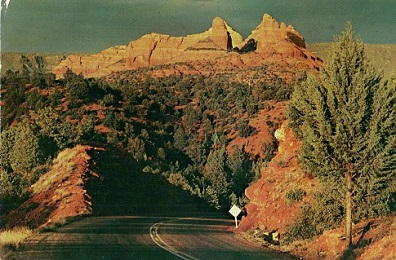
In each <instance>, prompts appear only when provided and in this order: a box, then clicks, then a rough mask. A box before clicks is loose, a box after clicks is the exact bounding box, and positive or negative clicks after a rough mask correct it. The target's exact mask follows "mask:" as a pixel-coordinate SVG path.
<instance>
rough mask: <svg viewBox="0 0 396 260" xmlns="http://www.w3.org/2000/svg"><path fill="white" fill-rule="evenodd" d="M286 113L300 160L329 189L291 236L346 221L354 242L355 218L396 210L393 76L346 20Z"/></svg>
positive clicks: (305, 212)
mask: <svg viewBox="0 0 396 260" xmlns="http://www.w3.org/2000/svg"><path fill="white" fill-rule="evenodd" d="M288 115H289V118H290V119H291V126H292V128H293V129H294V130H295V132H296V134H297V136H298V137H299V138H300V139H301V140H302V149H301V154H300V155H299V159H300V165H301V166H303V167H304V168H305V169H306V170H307V172H308V173H309V174H310V175H311V176H314V177H318V178H319V180H320V181H321V182H322V185H323V187H324V190H323V191H322V192H321V193H320V194H318V196H317V201H316V203H314V204H311V205H307V206H306V207H305V208H304V209H303V214H302V215H301V216H300V219H298V222H297V223H296V225H294V226H292V228H291V230H290V233H292V236H295V237H302V238H306V237H310V236H312V235H316V234H319V233H321V232H322V231H323V230H325V229H328V228H331V227H334V226H335V225H336V224H339V223H340V222H341V221H342V219H343V218H344V220H345V225H346V232H345V233H346V241H347V243H348V245H350V244H351V243H352V222H357V221H360V220H362V219H366V218H370V217H378V216H384V215H387V214H389V213H391V212H392V211H393V210H395V208H394V207H395V193H396V176H395V171H396V150H395V146H396V81H395V80H394V79H393V80H385V79H383V76H382V75H381V73H378V72H376V71H375V70H374V69H373V67H372V64H371V63H370V61H369V60H368V58H367V56H366V54H365V49H364V45H363V43H362V42H361V41H360V40H359V39H357V40H356V39H355V38H354V35H353V31H352V26H351V25H350V24H348V25H347V28H346V30H345V32H344V33H343V34H342V35H340V36H339V37H338V38H337V41H336V42H335V44H334V45H333V49H332V52H331V53H330V54H329V58H328V60H327V62H326V65H325V67H324V68H323V70H322V71H321V74H320V76H319V77H309V78H308V79H307V81H305V82H304V83H303V84H301V85H300V86H299V87H298V88H296V90H295V92H294V93H293V95H292V99H291V102H290V103H289V107H288ZM324 213H325V214H324Z"/></svg>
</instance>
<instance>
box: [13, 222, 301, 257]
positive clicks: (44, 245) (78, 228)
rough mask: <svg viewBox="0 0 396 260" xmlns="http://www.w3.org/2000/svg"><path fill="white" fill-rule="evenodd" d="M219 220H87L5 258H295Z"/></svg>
mask: <svg viewBox="0 0 396 260" xmlns="http://www.w3.org/2000/svg"><path fill="white" fill-rule="evenodd" d="M233 225H234V221H233V219H232V216H231V217H230V218H229V219H222V218H218V216H216V217H210V216H206V217H191V218H188V217H183V218H175V217H149V216H103V217H89V218H86V219H83V220H80V221H77V222H74V223H71V224H69V225H67V226H64V227H61V228H59V229H57V230H56V231H54V232H47V233H42V234H38V235H36V236H34V237H32V238H30V239H29V240H28V241H26V243H24V244H23V245H22V246H21V247H20V248H19V249H18V250H17V251H15V252H13V253H12V254H9V255H8V256H7V257H6V259H68V260H70V259H293V258H292V257H289V256H287V255H284V254H280V253H276V252H270V251H265V249H264V248H262V247H259V246H257V245H254V244H251V243H249V242H247V241H246V240H244V239H243V238H240V237H238V236H237V235H235V234H234V233H233V232H232V229H233Z"/></svg>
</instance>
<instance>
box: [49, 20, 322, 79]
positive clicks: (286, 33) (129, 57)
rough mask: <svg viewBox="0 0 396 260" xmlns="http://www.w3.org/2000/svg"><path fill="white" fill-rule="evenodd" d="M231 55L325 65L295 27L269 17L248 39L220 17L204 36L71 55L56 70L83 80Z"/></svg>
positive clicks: (155, 37) (146, 40)
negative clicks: (249, 54)
mask: <svg viewBox="0 0 396 260" xmlns="http://www.w3.org/2000/svg"><path fill="white" fill-rule="evenodd" d="M231 52H235V53H238V54H239V55H242V54H246V53H253V52H254V53H256V54H258V56H259V58H258V59H257V58H255V60H257V61H256V62H255V63H254V64H253V65H255V64H256V65H260V64H262V63H265V60H268V58H269V57H274V56H279V57H277V58H276V59H279V58H288V57H290V58H297V59H302V60H306V61H308V62H309V63H310V64H312V66H320V60H318V58H317V57H316V56H315V55H313V54H312V53H310V52H308V51H307V50H306V49H305V41H304V37H302V36H301V35H300V34H299V33H298V32H297V31H296V30H295V29H294V28H293V26H290V25H289V26H286V25H285V24H284V23H280V24H279V23H278V22H277V21H276V20H275V19H274V18H272V17H271V16H270V15H268V14H264V16H263V19H262V21H261V23H260V24H259V25H258V26H257V28H256V29H255V30H253V31H252V34H251V35H250V36H249V37H248V38H247V39H246V40H245V41H243V37H242V36H241V35H240V34H239V33H238V32H236V31H235V30H234V29H233V28H232V27H231V26H229V25H228V24H227V23H226V22H225V21H224V20H223V19H221V18H220V17H216V18H214V19H213V22H212V26H211V28H209V30H207V31H205V32H203V33H199V34H192V35H187V36H184V37H172V36H170V35H165V34H158V33H151V34H147V35H144V36H142V37H141V38H139V39H137V40H135V41H132V42H130V43H129V44H128V45H127V46H116V47H112V48H109V49H106V50H104V51H102V52H100V53H98V54H94V55H83V56H80V55H70V56H68V57H67V58H66V59H65V60H63V61H62V62H61V63H60V64H59V66H55V67H54V69H53V73H55V74H56V75H57V76H58V77H62V76H63V74H64V73H65V71H66V70H67V69H71V70H72V71H73V72H75V73H77V74H79V73H82V74H83V75H84V76H92V77H95V76H104V75H106V74H109V73H110V72H112V71H120V70H127V69H134V68H139V67H147V66H155V65H160V64H167V63H175V62H192V61H196V60H199V61H205V60H206V61H213V60H218V59H219V58H220V59H222V60H223V59H225V60H226V59H227V58H228V57H232V59H234V60H235V57H234V56H233V55H230V53H231ZM243 59H244V58H242V57H241V58H240V59H237V60H243Z"/></svg>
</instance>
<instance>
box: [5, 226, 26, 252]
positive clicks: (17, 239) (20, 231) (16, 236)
mask: <svg viewBox="0 0 396 260" xmlns="http://www.w3.org/2000/svg"><path fill="white" fill-rule="evenodd" d="M32 234H33V231H32V230H31V229H29V228H27V227H15V228H13V229H11V230H6V231H3V232H0V246H1V247H3V248H4V247H11V248H17V247H18V245H19V244H20V243H21V242H22V241H23V240H24V239H26V238H27V237H29V236H30V235H32Z"/></svg>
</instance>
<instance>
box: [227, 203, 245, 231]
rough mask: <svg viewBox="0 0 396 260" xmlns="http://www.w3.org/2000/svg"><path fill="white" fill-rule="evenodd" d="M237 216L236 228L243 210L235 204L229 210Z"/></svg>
mask: <svg viewBox="0 0 396 260" xmlns="http://www.w3.org/2000/svg"><path fill="white" fill-rule="evenodd" d="M228 212H229V213H230V214H231V215H233V216H234V218H235V228H238V219H237V217H238V215H239V214H240V213H241V212H242V210H241V209H240V208H239V207H238V206H237V205H233V206H232V207H231V209H230V210H229V211H228Z"/></svg>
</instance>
